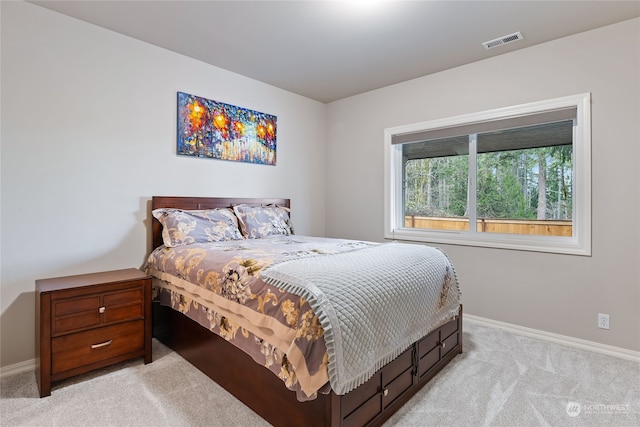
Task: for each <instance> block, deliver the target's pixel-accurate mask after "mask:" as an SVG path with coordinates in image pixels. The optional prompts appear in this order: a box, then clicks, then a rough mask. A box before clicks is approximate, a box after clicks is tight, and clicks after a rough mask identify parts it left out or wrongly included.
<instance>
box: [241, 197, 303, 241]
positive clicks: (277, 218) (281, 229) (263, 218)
mask: <svg viewBox="0 0 640 427" xmlns="http://www.w3.org/2000/svg"><path fill="white" fill-rule="evenodd" d="M233 210H234V211H235V213H236V216H237V217H238V220H239V222H240V230H241V231H242V234H243V235H244V236H245V237H246V238H247V239H259V238H260V237H266V236H270V235H273V234H284V235H289V234H293V225H292V224H291V218H290V216H289V209H288V208H285V207H281V206H273V205H272V206H249V205H236V206H234V207H233Z"/></svg>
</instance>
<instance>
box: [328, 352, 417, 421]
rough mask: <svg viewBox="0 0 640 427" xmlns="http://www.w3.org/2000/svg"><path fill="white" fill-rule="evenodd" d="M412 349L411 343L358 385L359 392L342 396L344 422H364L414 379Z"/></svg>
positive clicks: (408, 387) (405, 388)
mask: <svg viewBox="0 0 640 427" xmlns="http://www.w3.org/2000/svg"><path fill="white" fill-rule="evenodd" d="M414 353H415V351H414V347H413V346H411V347H409V349H407V350H406V351H405V352H403V353H402V354H401V355H400V356H398V357H397V358H396V359H394V360H393V361H391V362H389V363H388V364H387V365H385V366H384V367H383V368H382V369H381V370H379V371H378V372H377V373H376V374H375V375H374V376H373V377H372V378H370V379H369V380H368V381H367V382H366V383H364V384H362V385H361V386H359V387H358V390H359V391H360V390H362V392H361V393H357V394H354V393H348V394H346V395H344V396H342V403H341V408H342V418H343V420H344V423H345V425H354V426H362V425H366V424H367V423H368V422H369V421H371V420H372V419H374V418H375V417H376V416H378V415H379V414H380V412H381V411H382V410H383V409H384V408H386V407H387V406H389V405H390V404H392V403H393V402H394V401H395V400H396V399H397V398H398V397H400V396H401V395H402V394H403V393H404V392H405V391H407V390H408V389H410V388H411V386H412V385H413V382H414V381H413V377H414V375H413V366H414V363H413V360H414Z"/></svg>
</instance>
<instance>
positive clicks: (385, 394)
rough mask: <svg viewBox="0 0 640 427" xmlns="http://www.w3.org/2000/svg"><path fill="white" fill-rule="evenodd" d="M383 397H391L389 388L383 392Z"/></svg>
mask: <svg viewBox="0 0 640 427" xmlns="http://www.w3.org/2000/svg"><path fill="white" fill-rule="evenodd" d="M382 395H383V396H388V395H389V389H388V388H385V389H384V390H383V391H382Z"/></svg>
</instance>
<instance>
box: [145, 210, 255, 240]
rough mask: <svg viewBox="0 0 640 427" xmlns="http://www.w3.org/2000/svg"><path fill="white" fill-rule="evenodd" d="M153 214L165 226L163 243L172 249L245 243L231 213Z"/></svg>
mask: <svg viewBox="0 0 640 427" xmlns="http://www.w3.org/2000/svg"><path fill="white" fill-rule="evenodd" d="M152 214H153V216H154V217H155V218H156V219H157V220H158V221H160V224H162V240H163V241H164V245H165V246H166V247H169V248H173V247H176V246H182V245H190V244H192V243H206V242H219V241H223V240H239V239H243V237H242V233H240V230H239V229H238V219H237V218H236V216H235V215H234V214H233V211H232V210H231V209H208V210H194V211H183V210H180V209H170V208H161V209H154V211H153V212H152Z"/></svg>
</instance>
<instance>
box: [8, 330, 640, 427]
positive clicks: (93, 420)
mask: <svg viewBox="0 0 640 427" xmlns="http://www.w3.org/2000/svg"><path fill="white" fill-rule="evenodd" d="M464 329H465V332H464V340H465V343H464V345H465V348H464V350H465V352H464V353H463V354H462V355H459V356H457V357H456V358H455V359H454V361H453V362H452V363H451V364H450V365H449V366H448V367H447V368H445V369H444V370H443V371H442V372H441V373H440V374H438V376H437V377H436V378H435V379H434V380H433V381H431V383H429V384H427V386H426V387H425V388H423V389H422V390H421V391H420V392H419V393H418V394H417V395H416V396H415V397H414V398H413V399H411V401H409V402H408V403H407V404H406V405H405V406H404V407H403V408H402V409H401V410H400V411H399V412H398V413H397V414H395V415H394V416H393V417H392V418H391V419H390V420H389V421H388V422H387V423H386V424H385V426H438V427H440V426H508V427H518V426H617V427H624V426H629V427H631V426H634V427H637V426H640V364H638V363H634V362H631V361H627V360H622V359H618V358H614V357H610V356H604V355H600V354H596V353H591V352H588V351H584V350H579V349H575V348H571V347H565V346H562V345H557V344H552V343H548V342H545V341H539V340H535V339H532V338H527V337H523V336H520V335H515V334H511V333H508V332H505V331H503V330H501V329H497V328H493V327H487V326H481V325H478V324H474V323H472V322H466V323H465V326H464ZM153 351H154V353H153V356H154V361H153V363H151V364H149V365H144V364H143V363H142V361H141V360H135V361H131V362H126V363H122V364H120V365H117V366H115V367H111V368H106V369H103V370H100V371H98V372H95V373H91V374H87V375H84V376H81V377H77V378H74V379H70V380H67V381H64V382H62V383H59V384H57V385H55V386H54V388H53V392H52V395H51V396H50V397H47V398H44V399H39V398H38V397H37V396H38V395H37V388H36V383H35V375H34V373H33V372H27V373H22V374H17V375H13V376H10V377H7V378H3V379H2V380H1V381H0V396H1V399H0V425H2V426H64V427H66V426H225V427H226V426H265V425H268V424H267V423H266V422H264V421H263V420H262V419H261V418H259V417H258V416H257V415H255V414H254V413H253V412H252V411H251V410H249V409H248V408H246V407H245V406H244V405H242V404H241V403H239V402H238V401H237V400H236V399H235V398H234V397H232V396H231V395H229V394H228V393H227V392H226V391H224V390H223V389H221V388H220V387H219V386H217V385H216V384H215V383H214V382H213V381H211V380H209V378H207V377H206V376H205V375H204V374H202V373H200V371H198V370H196V369H195V368H193V367H192V366H191V365H189V364H188V363H187V362H185V361H184V360H183V359H182V358H181V357H180V356H178V355H177V354H176V353H174V352H173V351H171V350H169V349H167V348H166V347H165V346H163V345H162V344H160V343H158V342H156V341H155V340H154V348H153ZM221 369H224V367H223V366H222V367H221Z"/></svg>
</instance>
